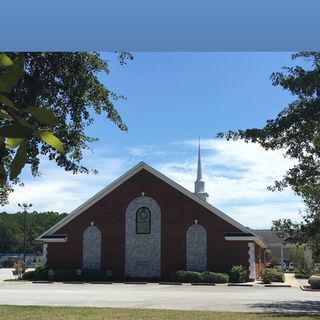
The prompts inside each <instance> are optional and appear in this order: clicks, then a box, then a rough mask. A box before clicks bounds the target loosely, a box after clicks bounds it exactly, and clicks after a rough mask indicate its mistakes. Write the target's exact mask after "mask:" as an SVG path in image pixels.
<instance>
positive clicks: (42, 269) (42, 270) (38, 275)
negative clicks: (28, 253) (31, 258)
mask: <svg viewBox="0 0 320 320" xmlns="http://www.w3.org/2000/svg"><path fill="white" fill-rule="evenodd" d="M34 271H35V278H34V280H48V267H47V266H46V265H44V264H43V263H37V264H36V265H35V269H34Z"/></svg>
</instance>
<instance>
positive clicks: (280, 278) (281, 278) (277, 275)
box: [271, 270, 284, 282]
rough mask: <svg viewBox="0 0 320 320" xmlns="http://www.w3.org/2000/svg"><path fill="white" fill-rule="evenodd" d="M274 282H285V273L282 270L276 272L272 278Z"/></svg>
mask: <svg viewBox="0 0 320 320" xmlns="http://www.w3.org/2000/svg"><path fill="white" fill-rule="evenodd" d="M271 281H272V282H284V273H283V271H282V270H275V271H274V272H272V276H271Z"/></svg>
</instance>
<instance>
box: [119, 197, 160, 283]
mask: <svg viewBox="0 0 320 320" xmlns="http://www.w3.org/2000/svg"><path fill="white" fill-rule="evenodd" d="M141 207H146V208H148V209H149V210H150V213H151V229H150V234H137V233H136V212H137V210H138V209H139V208H141ZM125 228H126V232H125V274H126V276H129V277H133V278H136V277H143V278H160V276H161V257H160V255H161V254H160V246H161V245H160V243H161V212H160V207H159V205H158V204H157V202H156V201H155V200H153V199H152V198H150V197H147V196H141V197H138V198H135V199H134V200H132V201H131V202H130V204H129V206H128V207H127V210H126V225H125Z"/></svg>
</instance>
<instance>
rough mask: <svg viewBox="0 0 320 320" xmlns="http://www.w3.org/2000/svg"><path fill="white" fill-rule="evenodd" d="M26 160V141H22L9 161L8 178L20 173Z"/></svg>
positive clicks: (13, 177)
mask: <svg viewBox="0 0 320 320" xmlns="http://www.w3.org/2000/svg"><path fill="white" fill-rule="evenodd" d="M26 161H27V145H26V142H25V141H23V142H22V143H21V144H20V147H19V149H18V151H17V153H16V155H15V157H14V159H13V160H12V162H11V166H10V179H11V180H13V179H15V178H16V177H17V176H18V175H19V174H20V173H21V170H22V168H23V167H24V166H25V164H26Z"/></svg>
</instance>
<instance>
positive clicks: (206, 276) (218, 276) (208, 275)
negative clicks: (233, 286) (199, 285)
mask: <svg viewBox="0 0 320 320" xmlns="http://www.w3.org/2000/svg"><path fill="white" fill-rule="evenodd" d="M201 276H202V280H203V282H210V283H227V282H229V276H228V275H227V274H225V273H215V272H208V271H206V272H203V273H202V274H201Z"/></svg>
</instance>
